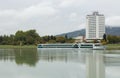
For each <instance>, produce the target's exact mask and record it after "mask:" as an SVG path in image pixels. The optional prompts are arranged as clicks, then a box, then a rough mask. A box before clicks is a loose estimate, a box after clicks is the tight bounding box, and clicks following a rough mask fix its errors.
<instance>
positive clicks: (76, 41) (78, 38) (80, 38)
mask: <svg viewBox="0 0 120 78" xmlns="http://www.w3.org/2000/svg"><path fill="white" fill-rule="evenodd" d="M73 39H75V43H81V42H83V41H84V36H77V37H74V38H73Z"/></svg>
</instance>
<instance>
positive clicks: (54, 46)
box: [38, 43, 79, 48]
mask: <svg viewBox="0 0 120 78" xmlns="http://www.w3.org/2000/svg"><path fill="white" fill-rule="evenodd" d="M38 48H79V46H78V44H72V43H63V44H62V43H60V44H38Z"/></svg>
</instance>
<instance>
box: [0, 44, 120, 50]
mask: <svg viewBox="0 0 120 78" xmlns="http://www.w3.org/2000/svg"><path fill="white" fill-rule="evenodd" d="M0 48H1V49H6V48H33V49H34V48H37V46H35V45H24V46H18V45H0ZM106 49H107V50H120V44H107V45H106Z"/></svg>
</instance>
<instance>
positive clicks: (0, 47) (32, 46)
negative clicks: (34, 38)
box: [0, 45, 37, 49]
mask: <svg viewBox="0 0 120 78" xmlns="http://www.w3.org/2000/svg"><path fill="white" fill-rule="evenodd" d="M7 48H33V49H34V48H37V46H35V45H24V46H18V45H0V49H7Z"/></svg>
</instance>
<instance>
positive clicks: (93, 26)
mask: <svg viewBox="0 0 120 78" xmlns="http://www.w3.org/2000/svg"><path fill="white" fill-rule="evenodd" d="M104 34H105V16H104V15H103V14H99V13H98V12H93V14H92V15H87V16H86V39H103V35H104Z"/></svg>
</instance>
